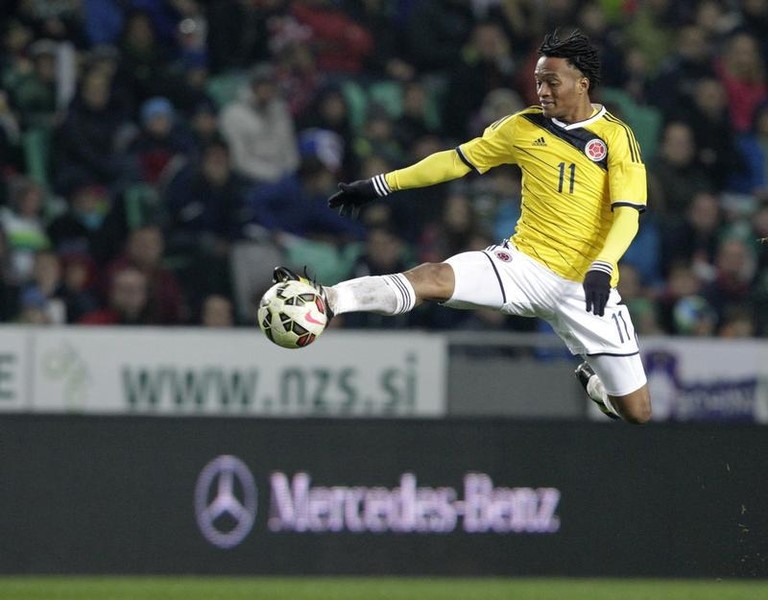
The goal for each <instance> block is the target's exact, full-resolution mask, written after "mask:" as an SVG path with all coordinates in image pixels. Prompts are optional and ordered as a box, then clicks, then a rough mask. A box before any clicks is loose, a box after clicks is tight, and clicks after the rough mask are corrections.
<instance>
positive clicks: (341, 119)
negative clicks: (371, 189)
mask: <svg viewBox="0 0 768 600" xmlns="http://www.w3.org/2000/svg"><path fill="white" fill-rule="evenodd" d="M299 129H300V130H301V131H305V130H307V129H317V130H327V131H331V132H333V133H335V134H336V135H338V136H339V138H340V139H341V141H342V142H343V145H342V159H341V172H340V175H339V176H340V178H343V177H344V176H345V175H347V176H349V175H353V176H356V175H357V169H358V162H357V158H356V156H355V153H354V151H353V149H352V142H353V140H354V138H355V135H356V133H355V127H354V124H353V123H352V115H351V112H350V106H349V102H348V101H347V98H346V96H345V95H344V93H343V91H342V89H341V88H340V87H339V86H336V85H330V86H326V87H323V88H321V89H320V90H319V91H318V93H317V95H316V96H315V98H314V100H313V102H312V105H311V106H310V107H309V109H308V110H307V111H306V112H305V113H304V115H303V116H302V118H301V120H300V121H299Z"/></svg>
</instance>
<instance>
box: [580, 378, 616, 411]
mask: <svg viewBox="0 0 768 600" xmlns="http://www.w3.org/2000/svg"><path fill="white" fill-rule="evenodd" d="M587 394H589V397H590V398H592V399H594V400H597V401H598V402H602V403H603V406H605V408H607V409H608V410H609V412H611V413H613V414H614V415H616V416H617V417H620V416H621V415H620V414H619V411H617V410H616V408H615V407H614V406H613V403H612V402H611V399H610V398H609V397H608V392H606V391H605V386H604V385H603V382H602V381H600V378H599V377H598V376H597V375H592V377H590V378H589V381H587Z"/></svg>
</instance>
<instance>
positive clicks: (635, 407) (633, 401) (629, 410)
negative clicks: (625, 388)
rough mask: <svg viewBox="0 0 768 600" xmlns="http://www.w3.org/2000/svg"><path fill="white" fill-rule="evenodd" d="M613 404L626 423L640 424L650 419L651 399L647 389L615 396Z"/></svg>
mask: <svg viewBox="0 0 768 600" xmlns="http://www.w3.org/2000/svg"><path fill="white" fill-rule="evenodd" d="M614 405H615V406H616V410H618V411H619V413H620V414H621V417H622V418H623V419H624V420H625V421H626V422H627V423H632V424H635V425H642V424H643V423H647V422H648V421H650V420H651V400H650V397H649V396H648V392H647V389H642V390H638V391H637V392H635V393H633V394H630V395H628V396H623V397H621V398H616V399H614Z"/></svg>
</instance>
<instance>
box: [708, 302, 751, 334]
mask: <svg viewBox="0 0 768 600" xmlns="http://www.w3.org/2000/svg"><path fill="white" fill-rule="evenodd" d="M756 334H757V329H756V323H755V319H754V317H753V315H752V312H751V311H750V310H749V309H748V308H744V307H741V306H730V307H728V309H727V310H726V311H725V314H724V315H723V318H722V320H721V321H720V324H719V326H718V327H717V336H718V337H721V338H728V339H733V338H750V337H754V336H755V335H756Z"/></svg>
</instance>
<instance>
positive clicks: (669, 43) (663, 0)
mask: <svg viewBox="0 0 768 600" xmlns="http://www.w3.org/2000/svg"><path fill="white" fill-rule="evenodd" d="M675 4H677V3H675V2H673V1H672V0H650V1H648V2H638V3H636V4H634V5H630V11H631V14H630V15H629V16H628V18H627V24H626V25H625V26H624V37H625V40H626V45H627V47H632V48H637V49H638V50H640V52H641V53H642V55H643V57H644V58H645V60H646V62H647V64H648V69H649V71H650V73H651V74H653V73H655V72H656V71H657V70H658V68H659V66H660V65H661V63H662V61H663V60H664V59H665V58H666V57H667V56H669V55H670V54H671V53H672V49H673V47H674V42H675V28H676V27H677V26H679V25H680V24H681V23H680V18H679V15H678V13H677V12H676V9H679V8H680V7H676V6H675Z"/></svg>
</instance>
